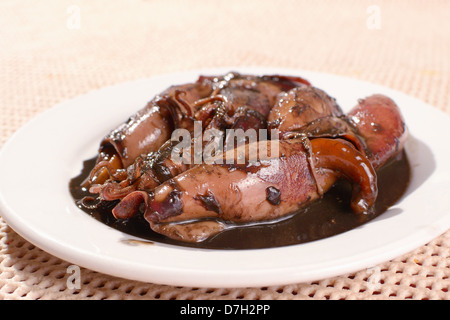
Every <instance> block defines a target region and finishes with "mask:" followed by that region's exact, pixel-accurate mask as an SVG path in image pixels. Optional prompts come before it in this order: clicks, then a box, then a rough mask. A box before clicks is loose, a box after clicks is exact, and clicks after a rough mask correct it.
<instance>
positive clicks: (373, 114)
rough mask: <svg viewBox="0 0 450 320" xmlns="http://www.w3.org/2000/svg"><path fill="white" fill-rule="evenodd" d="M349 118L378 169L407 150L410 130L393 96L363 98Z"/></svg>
mask: <svg viewBox="0 0 450 320" xmlns="http://www.w3.org/2000/svg"><path fill="white" fill-rule="evenodd" d="M348 119H349V121H350V123H352V125H353V126H354V127H355V128H356V131H357V133H358V134H359V135H360V136H362V137H363V138H364V142H365V144H366V145H367V149H368V150H369V152H368V154H367V156H368V158H369V159H370V161H371V162H372V165H373V166H374V167H375V168H376V169H378V168H380V167H382V166H383V165H384V164H385V163H386V162H387V161H388V160H389V159H391V158H392V157H393V156H395V155H396V154H397V153H398V152H400V151H401V150H402V149H403V146H404V143H405V141H406V138H407V135H408V129H407V127H406V124H405V121H404V119H403V116H402V114H401V112H400V109H399V108H398V106H397V105H396V104H395V102H394V101H393V100H392V99H390V98H389V97H386V96H384V95H381V94H374V95H372V96H369V97H367V98H365V99H361V100H360V101H359V103H358V105H357V106H356V107H354V108H353V109H352V110H351V111H350V112H349V113H348Z"/></svg>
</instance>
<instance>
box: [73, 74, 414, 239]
mask: <svg viewBox="0 0 450 320" xmlns="http://www.w3.org/2000/svg"><path fill="white" fill-rule="evenodd" d="M406 137H407V127H406V125H405V122H404V119H403V117H402V115H401V112H400V109H399V108H398V106H397V105H396V104H395V102H394V101H393V100H392V99H390V98H389V97H386V96H384V95H381V94H373V95H371V96H369V97H365V98H363V99H361V100H359V101H358V102H357V104H356V106H355V107H354V108H353V109H351V110H350V112H348V113H344V112H343V111H342V109H341V107H340V106H339V105H338V103H337V101H336V99H334V98H333V97H331V96H330V95H328V94H327V93H326V92H325V91H324V90H322V89H319V88H317V87H315V86H313V85H312V84H311V83H310V82H309V81H307V80H306V79H303V78H301V77H293V76H280V75H262V76H256V75H243V74H239V73H236V72H232V73H228V74H225V75H221V76H200V77H199V78H198V80H197V81H196V82H193V83H188V84H182V85H174V86H172V87H170V88H168V89H167V90H165V91H164V92H162V93H160V94H159V95H157V96H156V97H154V98H153V99H152V100H151V101H150V102H149V103H148V104H147V105H146V106H145V107H144V108H143V109H141V110H139V111H138V112H137V113H136V114H134V115H132V116H131V117H130V118H129V119H128V120H127V121H126V122H125V123H124V124H122V125H121V126H119V127H118V128H116V129H114V130H112V131H111V132H110V133H109V134H108V135H106V137H105V138H104V139H103V140H102V141H101V142H100V148H99V152H98V155H97V156H96V157H95V158H93V159H91V160H89V161H86V166H85V170H84V171H83V172H82V173H81V174H80V176H79V177H76V178H74V179H73V180H72V181H71V184H70V188H71V191H72V195H73V196H74V198H75V200H76V201H77V204H78V205H79V207H80V208H82V209H83V210H85V211H87V212H89V213H90V214H92V215H93V216H96V217H97V218H99V219H101V220H102V221H103V222H105V223H107V224H109V225H112V226H114V227H117V228H118V229H120V230H123V231H125V232H128V233H131V234H134V235H138V236H143V237H145V238H148V239H151V240H154V241H166V242H169V243H176V244H183V245H191V246H200V247H214V248H254V247H270V246H278V245H286V244H293V243H301V242H306V241H311V240H314V239H320V238H323V237H327V236H331V235H334V234H337V233H341V232H344V231H346V230H349V229H352V228H354V227H356V226H359V225H361V224H363V223H365V222H367V221H369V220H371V219H373V218H374V217H375V216H377V215H379V214H381V213H382V212H384V211H385V210H386V209H387V208H388V207H389V206H391V205H392V204H394V203H395V201H397V200H398V198H400V197H401V195H402V194H403V192H404V190H405V189H406V186H407V184H408V181H409V165H408V161H407V157H406V154H405V152H404V150H403V147H404V143H405V140H406ZM390 179H395V182H396V184H395V187H396V188H395V190H392V187H390V185H392V183H391V182H390ZM274 239H275V240H274Z"/></svg>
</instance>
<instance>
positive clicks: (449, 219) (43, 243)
mask: <svg viewBox="0 0 450 320" xmlns="http://www.w3.org/2000/svg"><path fill="white" fill-rule="evenodd" d="M224 70H229V71H231V70H236V71H242V70H244V71H245V70H249V71H250V70H260V72H261V70H273V71H275V70H277V71H278V72H280V73H281V72H285V73H286V72H290V73H293V74H296V75H300V76H301V75H302V74H315V75H317V76H321V75H322V76H327V77H330V76H331V77H335V78H338V79H339V78H344V79H349V80H353V81H357V82H358V83H361V84H364V85H369V86H377V87H382V88H384V89H387V91H391V92H395V93H396V94H400V95H404V96H406V97H408V98H409V99H414V100H416V101H417V102H418V103H420V104H422V105H427V106H429V107H431V108H433V109H434V110H435V111H438V112H440V113H442V114H443V115H445V116H446V117H447V118H448V115H447V114H445V113H444V112H442V111H441V110H439V109H437V108H435V107H433V106H431V105H429V104H427V103H425V102H423V101H421V100H419V99H417V98H415V97H412V96H409V95H406V94H405V93H402V92H400V91H397V90H394V89H391V88H388V87H385V86H382V85H379V84H374V83H370V82H366V81H362V80H359V79H354V78H349V77H344V76H340V75H335V74H328V73H322V72H316V71H308V70H302V69H286V68H277V67H220V68H208V69H196V70H188V71H183V72H176V73H168V74H161V75H156V76H152V77H149V78H142V79H137V80H132V81H127V82H123V83H118V84H114V85H111V86H106V87H103V88H100V89H96V90H92V91H90V92H87V93H85V94H83V95H79V96H77V97H74V98H72V99H68V100H65V101H63V102H60V103H58V104H56V105H54V106H53V107H51V108H49V109H47V110H45V111H43V112H41V113H39V114H38V115H36V116H35V117H33V118H32V119H30V120H29V121H28V122H26V123H25V124H24V125H22V126H21V127H20V128H19V129H18V130H16V131H15V132H14V133H13V134H12V135H11V136H10V137H9V139H8V140H7V141H6V142H5V143H4V145H3V146H2V148H1V149H0V162H1V160H2V158H3V156H4V153H6V151H5V150H8V148H10V145H12V144H14V141H15V140H16V137H17V136H19V135H21V134H25V133H26V130H27V128H29V127H30V126H31V125H32V124H33V123H39V121H41V119H43V118H45V117H48V115H49V114H50V115H51V114H52V112H55V110H56V109H61V108H64V106H66V105H70V103H76V101H77V99H81V98H84V99H86V97H88V96H90V95H97V94H100V95H101V92H107V91H108V90H113V89H114V88H123V87H125V86H133V85H134V84H136V83H141V82H147V81H151V80H154V79H155V78H159V77H178V76H179V75H180V74H181V75H186V74H190V75H194V74H196V75H199V74H201V73H206V72H210V73H215V72H219V71H224ZM255 73H256V72H255ZM306 78H307V77H306ZM150 98H151V97H150ZM449 119H450V118H449ZM0 213H1V214H2V218H3V219H4V220H5V222H6V223H7V224H8V225H9V226H10V227H11V228H12V229H13V230H14V231H15V232H17V233H18V234H19V235H20V236H22V237H23V238H25V239H26V240H27V241H29V242H30V243H32V244H34V245H36V246H37V247H39V248H41V249H43V250H44V251H46V252H48V253H50V254H52V255H55V256H56V257H59V258H61V259H63V260H66V261H69V262H73V263H75V264H77V265H80V266H82V267H86V268H88V269H91V270H94V271H98V272H102V273H106V274H110V275H113V276H118V277H122V278H127V279H131V280H137V281H149V280H146V279H144V278H142V276H136V277H130V274H129V273H128V272H126V271H123V270H121V271H115V272H113V273H110V272H105V268H104V266H100V267H99V264H96V263H94V261H93V260H92V259H91V260H89V259H88V257H87V258H86V257H85V258H84V259H83V258H82V257H81V258H80V257H79V256H78V257H76V258H75V259H74V257H73V254H70V253H68V252H66V251H65V250H62V249H64V247H63V246H60V245H59V243H56V245H55V243H53V245H49V241H50V242H54V241H55V239H51V238H50V237H49V236H48V235H45V234H40V233H39V232H37V230H35V229H33V228H30V226H28V225H27V224H26V223H25V222H26V221H24V220H23V217H21V216H20V214H17V213H15V212H14V210H13V209H12V208H10V206H9V205H8V202H7V201H6V199H4V197H3V194H2V193H0ZM443 220H444V221H443V225H445V226H449V225H450V215H449V214H447V216H445V217H444V218H443ZM447 229H448V227H442V228H440V229H439V228H436V230H433V231H430V230H421V231H420V233H421V238H420V240H419V239H418V237H417V235H416V236H412V235H411V236H410V237H409V238H408V239H406V238H402V239H401V240H399V242H401V243H402V246H401V247H399V248H398V250H391V252H390V255H389V256H388V255H386V254H385V255H380V254H379V255H378V256H375V257H372V259H369V258H367V257H366V258H365V260H364V261H361V262H359V263H353V265H352V267H351V268H349V267H348V261H345V260H346V259H343V260H344V261H343V263H345V264H346V265H341V266H335V267H334V268H331V269H332V270H333V271H331V270H329V269H328V271H326V269H322V270H321V271H316V272H312V273H310V275H309V276H305V275H299V274H296V275H292V274H291V275H285V274H283V276H279V277H278V278H277V279H276V280H275V279H272V280H259V279H257V278H255V277H252V278H251V279H247V281H246V282H245V283H243V282H242V277H244V276H245V274H246V272H248V271H239V272H238V271H236V270H235V272H234V273H233V274H234V275H235V276H237V275H239V279H238V280H237V281H236V280H233V279H216V280H212V278H211V276H212V275H210V276H208V277H205V279H204V280H203V281H199V280H198V279H186V278H184V279H181V278H180V275H179V276H178V277H173V278H172V279H173V280H172V281H171V280H169V279H168V277H170V276H174V271H175V272H176V270H178V269H176V270H159V272H160V273H166V276H165V280H164V281H163V282H160V283H161V284H166V285H183V286H194V287H199V286H200V287H211V286H214V287H248V286H266V285H281V284H289V283H294V282H303V281H313V280H318V279H322V278H324V277H333V276H338V275H341V274H342V273H343V272H344V270H345V272H353V271H357V270H361V269H363V268H364V267H365V266H367V265H368V264H369V265H376V264H379V263H382V262H384V261H387V260H390V259H393V258H395V257H398V256H399V255H401V254H403V253H406V252H409V251H411V250H413V249H414V248H417V247H418V246H420V245H423V244H426V243H428V242H429V241H431V240H433V239H434V238H436V237H438V236H439V235H441V234H442V233H444V232H445V231H446V230H447ZM327 239H329V238H327ZM327 239H323V240H318V241H325V240H327ZM414 240H415V241H414ZM405 243H406V244H407V245H406V244H405ZM65 248H67V247H65ZM72 249H73V248H72ZM269 249H270V250H277V249H278V248H269ZM183 250H185V248H183ZM257 250H258V251H261V250H268V249H257ZM270 250H269V251H270ZM206 251H208V249H207V250H206ZM231 251H233V250H230V251H229V252H231ZM239 251H240V252H243V251H253V250H239ZM82 254H86V252H82V251H80V252H79V255H82ZM88 256H89V257H91V258H95V257H98V255H92V253H91V252H88ZM102 259H104V260H103V261H102V264H103V265H108V263H110V262H115V260H114V259H112V258H111V257H110V258H109V259H108V257H107V256H102ZM111 259H112V260H111ZM135 267H136V266H135ZM293 268H294V269H295V267H286V268H285V271H292V269H293ZM280 270H281V269H280V268H279V269H276V270H272V273H273V272H280ZM324 270H325V271H324ZM190 272H191V273H195V272H197V273H199V272H204V270H203V271H201V270H196V271H195V270H194V269H193V270H190ZM254 272H255V273H262V275H264V274H266V275H267V274H270V273H271V272H269V271H268V270H266V269H262V270H255V271H254ZM313 274H315V275H313ZM150 279H152V280H150V281H152V282H154V283H159V282H158V281H157V279H155V278H154V276H150Z"/></svg>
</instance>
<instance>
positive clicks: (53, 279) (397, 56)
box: [0, 0, 450, 299]
mask: <svg viewBox="0 0 450 320" xmlns="http://www.w3.org/2000/svg"><path fill="white" fill-rule="evenodd" d="M449 12H450V2H448V1H446V0H441V1H426V2H425V1H420V0H417V1H414V0H402V1H400V0H399V1H395V2H394V1H381V0H373V1H361V0H354V1H350V0H349V1H346V0H342V1H336V0H330V1H314V2H311V1H283V2H281V3H280V2H276V3H274V2H273V1H261V0H250V1H245V2H244V1H235V0H226V1H200V0H198V1H173V0H169V1H168V0H164V1H150V0H132V1H122V0H96V1H87V0H84V1H83V0H70V1H69V0H44V1H39V2H33V3H31V2H29V1H25V0H23V1H15V0H3V1H1V2H0V23H1V29H0V30H1V31H0V47H1V48H2V50H1V51H0V147H1V146H2V145H3V144H4V143H5V141H6V140H7V139H8V138H9V137H10V136H11V135H12V134H13V133H14V132H15V131H16V130H18V129H19V128H20V127H21V126H22V125H24V124H25V123H26V122H27V121H29V120H30V119H32V118H33V117H34V116H36V115H37V114H39V113H41V112H43V111H45V110H47V109H49V108H51V107H52V106H54V105H55V104H56V103H59V102H62V101H64V100H67V99H70V98H73V97H75V96H77V95H81V94H85V93H87V92H89V91H92V90H95V89H98V88H101V87H104V86H108V85H113V84H117V83H122V82H125V81H130V80H135V79H139V78H145V77H151V76H154V75H158V74H163V73H170V72H178V71H187V70H192V69H201V68H210V67H223V66H268V67H283V68H295V69H305V70H313V71H319V72H327V73H333V74H337V75H342V76H347V77H353V78H356V79H360V80H365V81H370V82H373V83H378V84H382V85H385V86H388V87H391V88H393V89H397V90H399V91H402V92H404V93H406V94H409V95H411V96H414V97H417V98H419V99H421V100H423V101H425V102H427V103H429V104H431V105H433V106H435V107H436V108H438V109H440V110H443V111H444V112H447V113H450V95H449V90H448V88H450V59H449V57H450V34H449V32H448V30H450V19H448V13H449ZM0 216H1V212H0ZM79 271H80V275H81V283H80V286H79V287H73V286H72V285H71V282H70V281H69V280H70V275H71V265H70V264H69V263H67V262H65V261H62V260H60V259H59V258H57V257H54V256H52V255H50V254H48V253H46V252H44V251H42V250H41V249H39V248H37V247H35V246H34V245H32V244H31V243H29V242H27V241H26V240H24V239H23V238H21V237H20V236H19V235H18V234H17V233H15V232H14V231H13V230H12V229H11V228H10V227H9V226H7V225H6V223H5V222H4V220H2V219H1V218H0V298H1V299H450V292H449V289H450V279H449V276H450V231H447V232H446V233H445V234H443V235H441V236H440V237H438V238H436V239H435V240H433V241H431V242H430V243H428V244H427V245H424V246H422V247H420V248H417V249H416V250H414V251H412V252H410V253H408V254H405V255H403V256H401V257H398V258H396V259H393V260H392V261H387V262H385V263H383V264H380V265H378V266H373V267H372V268H369V269H365V270H360V271H358V272H355V273H352V274H346V275H342V276H339V277H334V278H331V279H324V280H321V281H317V282H311V283H297V284H291V285H284V286H274V287H263V288H221V289H217V288H189V287H172V286H164V285H157V284H150V283H142V282H136V281H129V280H126V279H120V278H116V277H112V276H109V275H104V274H101V273H97V272H94V271H91V270H88V269H84V268H81V269H80V270H79Z"/></svg>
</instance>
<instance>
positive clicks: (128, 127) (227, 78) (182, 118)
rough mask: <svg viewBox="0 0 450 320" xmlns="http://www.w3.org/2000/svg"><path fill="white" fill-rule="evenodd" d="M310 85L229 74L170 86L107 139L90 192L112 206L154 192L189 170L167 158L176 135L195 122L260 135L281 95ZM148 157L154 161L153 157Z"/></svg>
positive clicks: (290, 79)
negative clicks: (138, 192)
mask: <svg viewBox="0 0 450 320" xmlns="http://www.w3.org/2000/svg"><path fill="white" fill-rule="evenodd" d="M307 85H309V82H307V81H306V80H304V79H302V78H299V77H287V76H253V75H241V74H239V73H229V74H227V75H224V76H219V77H216V76H212V77H204V76H200V77H199V79H198V80H197V82H195V83H192V84H184V85H179V86H172V87H170V88H168V89H167V90H166V91H164V92H163V93H161V94H160V95H158V96H157V97H155V98H154V99H153V100H152V101H151V102H150V103H149V104H148V105H147V106H146V107H145V108H144V109H142V110H140V111H138V112H137V113H136V114H135V115H133V116H132V117H131V118H130V119H129V120H128V121H127V122H126V123H124V124H123V125H121V126H119V128H117V129H115V130H113V131H112V132H111V133H110V134H109V135H108V136H107V137H105V138H104V139H103V141H102V143H101V147H100V153H99V163H98V165H97V167H96V168H94V170H93V174H92V175H91V181H90V185H89V186H90V192H91V193H98V194H99V195H100V198H101V199H103V200H107V201H112V200H117V199H122V198H124V197H125V196H126V195H128V194H129V193H131V192H133V191H136V190H151V189H153V188H155V187H156V186H157V185H159V184H160V183H162V182H164V181H165V180H167V179H168V178H170V177H172V176H175V175H176V174H179V173H181V172H184V171H185V170H187V169H189V168H190V167H191V166H189V165H184V164H175V163H173V161H171V160H170V159H169V158H168V155H170V152H168V151H170V150H169V149H170V148H171V146H170V134H171V132H172V130H173V129H175V128H183V129H187V130H189V131H191V132H192V131H193V128H194V121H201V122H202V124H203V129H218V130H221V131H225V130H226V129H242V130H244V131H246V130H249V129H254V130H255V131H256V132H259V129H265V128H266V127H267V125H266V119H267V116H268V114H269V112H270V111H271V109H272V107H273V105H274V103H275V102H276V100H277V98H278V95H279V94H280V93H282V92H284V90H290V89H292V88H295V87H296V86H307ZM149 153H156V155H155V157H151V156H150V157H149V156H148V154H149ZM145 154H147V156H146V155H145ZM100 159H101V160H102V161H100ZM149 162H152V164H151V165H150V164H149ZM105 168H106V169H108V170H106V169H105ZM124 168H127V172H125V170H124ZM98 173H100V175H99V174H98ZM108 178H112V179H109V180H108ZM106 180H108V181H106Z"/></svg>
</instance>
